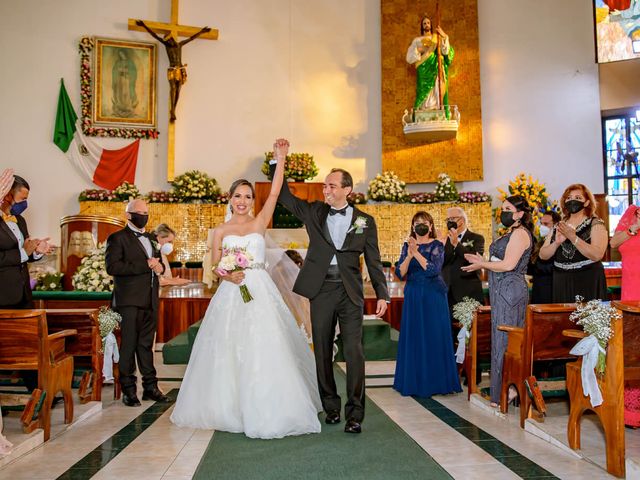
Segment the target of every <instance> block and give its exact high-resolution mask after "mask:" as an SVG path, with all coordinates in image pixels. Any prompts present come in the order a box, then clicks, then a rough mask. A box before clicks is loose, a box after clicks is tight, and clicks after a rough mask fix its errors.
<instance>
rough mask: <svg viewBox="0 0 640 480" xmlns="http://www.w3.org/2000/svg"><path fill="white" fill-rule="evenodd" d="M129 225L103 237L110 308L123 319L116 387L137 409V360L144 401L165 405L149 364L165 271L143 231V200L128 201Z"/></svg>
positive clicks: (152, 242) (146, 216)
mask: <svg viewBox="0 0 640 480" xmlns="http://www.w3.org/2000/svg"><path fill="white" fill-rule="evenodd" d="M126 216H127V220H128V223H127V226H126V227H125V228H123V229H122V230H120V231H118V232H115V233H112V234H111V235H110V236H109V238H108V239H107V250H106V259H105V260H106V266H107V273H108V274H109V275H112V276H113V284H114V288H113V295H112V297H111V305H112V307H113V309H114V310H115V311H116V312H118V313H119V314H120V315H121V316H122V323H121V325H120V328H121V332H122V340H121V345H120V363H119V369H120V385H121V386H122V401H123V403H124V404H125V405H127V406H129V407H137V406H140V401H139V400H138V397H137V394H136V376H135V371H136V362H135V360H136V358H137V360H138V369H139V371H140V373H141V375H142V389H143V394H142V399H143V400H155V401H156V402H169V401H170V400H169V398H168V397H167V396H166V395H164V394H163V393H162V392H161V391H160V389H158V378H157V377H156V369H155V367H154V366H153V337H154V335H155V333H156V327H157V314H158V292H159V280H158V276H159V275H162V273H163V272H164V265H163V263H162V259H161V256H160V249H159V248H158V243H157V242H156V241H155V239H154V238H153V237H152V236H150V235H149V234H148V233H146V232H145V230H144V227H145V226H146V225H147V222H148V220H149V210H148V208H147V204H146V203H145V201H144V200H139V199H138V200H132V201H131V202H129V204H128V205H127V209H126Z"/></svg>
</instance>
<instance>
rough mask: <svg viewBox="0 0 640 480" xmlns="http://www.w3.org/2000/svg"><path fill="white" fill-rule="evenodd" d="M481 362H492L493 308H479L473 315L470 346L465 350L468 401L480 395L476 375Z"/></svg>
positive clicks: (464, 365)
mask: <svg viewBox="0 0 640 480" xmlns="http://www.w3.org/2000/svg"><path fill="white" fill-rule="evenodd" d="M480 360H488V361H489V362H490V361H491V307H486V306H483V307H478V309H477V310H476V311H475V313H474V314H473V322H472V324H471V336H470V338H469V345H467V349H466V350H465V355H464V363H463V364H462V369H463V370H464V374H465V376H466V377H467V400H469V399H470V398H471V394H472V393H478V385H477V384H476V374H477V372H478V363H479V362H480Z"/></svg>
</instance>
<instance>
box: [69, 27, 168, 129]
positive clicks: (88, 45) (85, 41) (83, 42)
mask: <svg viewBox="0 0 640 480" xmlns="http://www.w3.org/2000/svg"><path fill="white" fill-rule="evenodd" d="M93 47H94V42H93V39H92V38H91V37H82V38H81V39H80V43H79V44H78V52H79V53H80V101H81V105H82V132H83V133H84V134H85V135H91V136H93V137H118V138H145V139H149V138H154V139H155V138H158V130H156V129H155V128H124V127H121V128H116V127H95V126H93V124H92V123H91V102H92V94H91V82H92V74H91V53H92V52H93Z"/></svg>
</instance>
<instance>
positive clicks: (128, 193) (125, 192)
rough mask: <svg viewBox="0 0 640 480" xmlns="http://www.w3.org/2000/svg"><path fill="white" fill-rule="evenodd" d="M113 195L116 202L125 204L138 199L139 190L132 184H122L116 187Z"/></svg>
mask: <svg viewBox="0 0 640 480" xmlns="http://www.w3.org/2000/svg"><path fill="white" fill-rule="evenodd" d="M113 194H114V195H115V197H116V198H117V199H118V200H121V201H123V202H127V201H129V200H133V199H135V198H139V197H140V190H138V187H136V186H135V185H134V184H132V183H129V182H122V183H121V184H120V185H118V186H117V187H116V189H115V190H114V191H113Z"/></svg>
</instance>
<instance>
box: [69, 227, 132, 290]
mask: <svg viewBox="0 0 640 480" xmlns="http://www.w3.org/2000/svg"><path fill="white" fill-rule="evenodd" d="M124 226H125V222H124V220H122V219H120V218H115V217H109V216H106V215H68V216H66V217H62V219H60V271H61V272H62V273H64V277H62V285H63V288H64V289H65V290H73V285H72V284H71V278H72V277H73V274H74V273H75V272H76V270H77V269H78V266H79V265H80V261H81V260H82V259H83V258H84V257H86V256H87V255H88V254H89V253H90V252H91V250H93V249H95V248H97V247H98V245H99V244H101V243H103V242H106V241H107V238H108V237H109V235H111V234H112V233H113V232H116V231H118V230H120V229H122V228H123V227H124Z"/></svg>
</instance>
